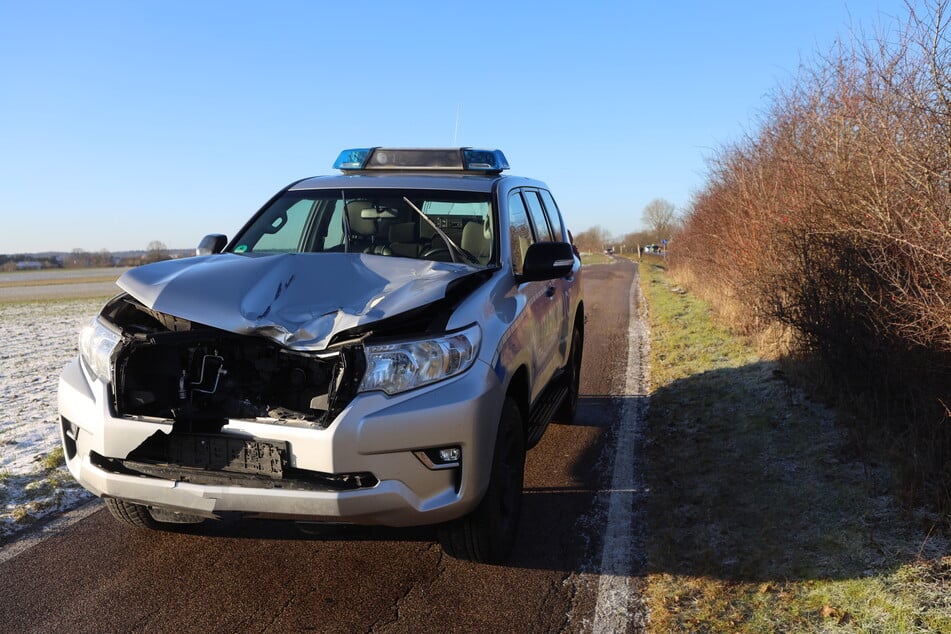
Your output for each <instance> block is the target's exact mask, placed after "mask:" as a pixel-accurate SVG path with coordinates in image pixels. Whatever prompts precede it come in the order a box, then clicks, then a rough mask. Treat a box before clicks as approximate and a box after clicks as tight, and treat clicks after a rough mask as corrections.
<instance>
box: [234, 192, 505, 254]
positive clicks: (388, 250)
mask: <svg viewBox="0 0 951 634" xmlns="http://www.w3.org/2000/svg"><path fill="white" fill-rule="evenodd" d="M494 227H495V221H494V220H493V217H492V204H491V202H490V195H489V194H486V193H476V192H454V191H429V190H390V189H347V190H301V191H288V192H285V193H284V194H283V195H281V196H280V197H278V198H277V199H276V200H274V201H273V202H272V203H271V204H270V205H268V206H267V207H266V208H265V209H263V210H262V211H261V212H260V213H259V214H258V215H257V216H256V217H255V218H254V219H253V220H252V222H251V223H250V224H249V225H248V226H246V227H245V228H244V230H243V231H242V232H241V233H240V234H239V235H238V236H237V237H236V238H235V240H234V242H233V245H234V246H233V248H232V249H231V251H232V252H233V253H239V254H247V255H255V254H256V255H265V254H273V253H326V252H349V253H368V254H373V255H381V256H390V257H403V258H421V259H426V260H436V261H442V262H453V261H455V262H464V263H467V264H471V265H474V266H487V265H489V264H491V263H493V262H494V261H495V259H496V253H497V252H498V249H497V248H496V246H495V245H496V244H497V239H496V237H495V236H496V235H497V232H496V231H495V229H494Z"/></svg>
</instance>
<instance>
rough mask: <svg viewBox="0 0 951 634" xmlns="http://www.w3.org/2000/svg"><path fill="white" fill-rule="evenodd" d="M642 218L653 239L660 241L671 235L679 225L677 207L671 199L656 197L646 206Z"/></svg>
mask: <svg viewBox="0 0 951 634" xmlns="http://www.w3.org/2000/svg"><path fill="white" fill-rule="evenodd" d="M641 220H642V222H643V223H644V225H645V226H646V227H647V230H648V232H649V233H650V237H651V239H652V240H653V241H655V242H659V241H661V240H664V239H667V238H669V237H670V234H671V233H673V232H674V229H675V227H676V226H677V208H676V207H675V206H674V204H673V203H672V202H670V201H669V200H664V199H663V198H655V199H654V200H652V201H650V202H649V203H647V206H646V207H644V212H643V215H642V216H641Z"/></svg>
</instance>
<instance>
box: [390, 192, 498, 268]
mask: <svg viewBox="0 0 951 634" xmlns="http://www.w3.org/2000/svg"><path fill="white" fill-rule="evenodd" d="M403 200H405V201H406V204H407V205H409V206H410V207H412V208H413V211H415V212H416V213H418V214H419V217H420V218H422V219H423V220H425V221H426V222H427V223H428V224H429V226H430V227H432V228H433V229H435V230H436V233H438V234H439V237H440V238H442V239H443V241H444V242H445V243H446V246H447V247H449V256H450V257H451V258H452V261H453V262H458V261H459V259H457V258H464V259H467V260H469V261H470V262H471V263H472V264H475V265H476V266H481V265H482V263H481V262H479V258H477V257H476V256H474V255H472V254H471V253H469V252H468V251H466V250H465V249H463V248H461V247H459V246H458V245H457V244H456V243H455V242H453V241H452V238H450V237H449V236H447V235H446V232H445V231H443V230H442V229H440V228H439V227H438V226H436V223H435V222H433V221H432V220H430V218H429V216H427V215H426V214H424V213H423V211H422V209H420V208H419V207H417V206H416V205H414V204H413V201H412V200H410V199H409V198H407V197H406V196H403Z"/></svg>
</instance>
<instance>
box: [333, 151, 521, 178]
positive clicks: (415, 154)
mask: <svg viewBox="0 0 951 634" xmlns="http://www.w3.org/2000/svg"><path fill="white" fill-rule="evenodd" d="M334 169H339V170H342V171H344V172H349V171H362V170H403V171H414V170H427V171H428V170H439V171H456V172H458V171H464V172H482V173H495V174H497V173H499V172H501V171H502V170H507V169H509V163H508V161H507V160H506V159H505V155H504V154H502V150H478V149H475V148H468V147H462V148H382V147H373V148H353V149H349V150H344V151H343V152H341V153H340V156H338V157H337V160H336V161H335V162H334Z"/></svg>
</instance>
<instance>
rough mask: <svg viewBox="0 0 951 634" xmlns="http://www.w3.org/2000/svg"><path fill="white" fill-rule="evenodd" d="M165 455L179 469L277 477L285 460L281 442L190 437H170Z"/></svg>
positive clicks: (284, 446) (280, 474) (208, 436)
mask: <svg viewBox="0 0 951 634" xmlns="http://www.w3.org/2000/svg"><path fill="white" fill-rule="evenodd" d="M168 455H169V458H170V459H171V461H172V462H174V463H177V464H180V465H182V466H187V467H192V468H196V469H207V470H209V471H230V472H236V473H250V474H255V475H262V476H268V477H271V478H280V477H282V476H283V474H284V465H285V463H286V461H287V443H286V442H283V441H273V440H268V441H263V440H245V439H242V438H227V437H224V436H211V435H202V434H193V435H187V436H178V437H174V436H173V437H171V438H169V446H168Z"/></svg>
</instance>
